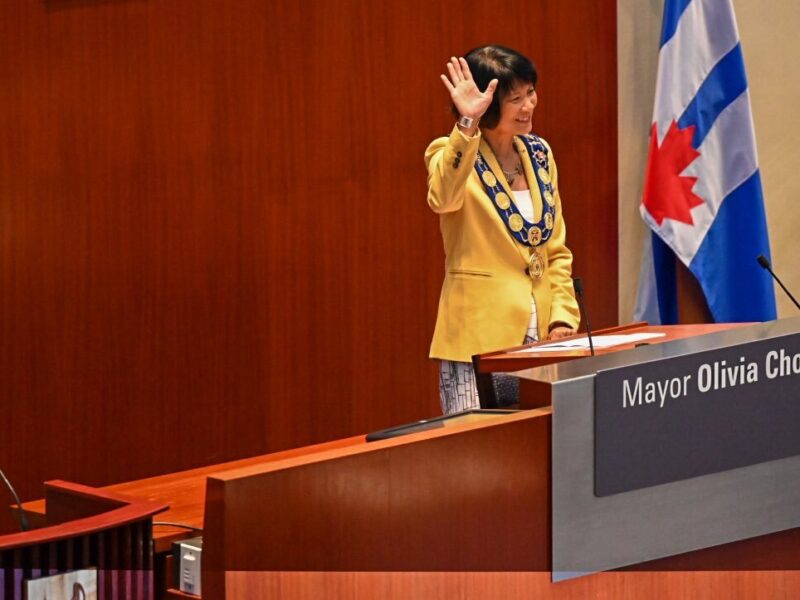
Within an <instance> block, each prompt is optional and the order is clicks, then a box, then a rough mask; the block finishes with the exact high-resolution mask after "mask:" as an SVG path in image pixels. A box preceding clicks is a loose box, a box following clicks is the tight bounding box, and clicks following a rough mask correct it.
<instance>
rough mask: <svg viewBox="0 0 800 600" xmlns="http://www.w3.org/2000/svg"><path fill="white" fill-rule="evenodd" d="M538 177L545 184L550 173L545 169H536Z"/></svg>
mask: <svg viewBox="0 0 800 600" xmlns="http://www.w3.org/2000/svg"><path fill="white" fill-rule="evenodd" d="M537 172H538V174H539V179H541V180H542V183H543V184H545V185H547V184H548V183H550V173H548V172H547V171H546V170H545V169H539V170H538V171H537Z"/></svg>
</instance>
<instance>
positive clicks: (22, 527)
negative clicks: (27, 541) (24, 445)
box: [0, 469, 30, 531]
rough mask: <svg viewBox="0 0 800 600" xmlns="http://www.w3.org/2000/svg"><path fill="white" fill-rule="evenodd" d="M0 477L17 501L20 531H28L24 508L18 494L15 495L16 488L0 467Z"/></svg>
mask: <svg viewBox="0 0 800 600" xmlns="http://www.w3.org/2000/svg"><path fill="white" fill-rule="evenodd" d="M0 479H2V480H3V483H5V484H6V487H7V488H8V490H9V491H10V492H11V495H12V496H13V497H14V502H16V503H17V511H18V513H17V514H18V515H19V528H20V530H21V531H28V530H29V529H30V527H29V526H28V517H27V516H25V510H24V509H23V508H22V502H20V500H19V496H18V495H17V490H15V489H14V486H13V485H11V482H10V481H9V480H8V477H6V474H5V473H3V470H2V469H0Z"/></svg>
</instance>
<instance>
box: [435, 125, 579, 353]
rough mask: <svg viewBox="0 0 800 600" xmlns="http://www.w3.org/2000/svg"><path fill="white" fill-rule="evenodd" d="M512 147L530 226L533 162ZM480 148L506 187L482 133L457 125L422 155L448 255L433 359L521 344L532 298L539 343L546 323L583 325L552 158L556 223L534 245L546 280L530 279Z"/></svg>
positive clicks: (536, 194)
mask: <svg viewBox="0 0 800 600" xmlns="http://www.w3.org/2000/svg"><path fill="white" fill-rule="evenodd" d="M542 141H543V142H544V140H542ZM545 143H546V142H545ZM515 144H516V146H517V151H518V152H519V153H520V156H521V158H522V165H523V167H524V170H525V177H526V179H527V180H528V182H529V183H530V184H531V185H530V188H531V196H532V199H533V207H534V221H538V220H539V219H541V217H542V197H541V193H540V191H539V186H538V185H536V184H535V183H534V182H536V176H535V174H534V171H533V165H532V163H531V160H530V156H529V155H528V152H527V151H526V150H525V148H524V146H523V144H522V143H521V142H519V140H516V141H515ZM549 148H550V147H549V145H548V150H549ZM479 149H480V152H481V154H482V155H483V157H484V158H485V159H486V161H487V162H488V164H489V166H490V167H491V169H492V171H493V172H494V174H495V175H496V176H497V179H498V180H499V181H500V182H501V183H502V184H503V186H504V187H505V188H506V190H510V189H511V186H510V185H508V181H506V178H505V177H504V175H503V171H502V170H501V169H500V165H499V164H498V162H497V159H496V158H495V156H494V154H493V153H492V151H491V148H490V147H489V145H488V144H487V143H486V142H485V141H484V140H483V139H481V135H480V133H478V135H476V136H475V137H473V138H469V137H467V136H465V135H464V134H463V133H462V132H461V131H460V130H459V129H458V127H456V128H454V129H453V132H452V133H451V134H450V137H443V138H439V139H437V140H434V141H433V142H432V143H431V144H430V146H428V149H427V150H426V151H425V164H426V165H427V167H428V205H429V206H430V207H431V209H432V210H433V211H434V212H435V213H438V214H439V224H440V228H441V232H442V239H443V241H444V251H445V277H444V284H443V285H442V293H441V296H440V298H439V313H438V316H437V318H436V329H435V330H434V333H433V342H432V343H431V351H430V356H431V358H440V359H445V360H454V361H460V362H469V361H471V360H472V355H474V354H481V353H484V352H492V351H494V350H501V349H503V348H508V347H510V346H516V345H519V344H521V343H522V342H523V340H524V338H525V332H526V331H527V328H528V322H529V321H530V316H531V294H533V297H534V299H535V301H536V311H537V315H538V326H539V339H545V338H546V337H547V334H548V331H549V328H550V325H551V324H554V323H557V322H562V323H565V324H567V325H569V326H570V327H574V328H577V327H578V323H579V322H580V313H579V311H578V304H577V302H576V300H575V295H574V293H573V288H572V280H571V278H570V275H571V272H572V253H571V252H570V251H569V249H568V248H567V247H566V245H565V244H564V240H565V237H566V229H565V227H564V219H563V213H562V209H561V197H560V195H559V193H558V171H557V170H556V164H555V161H554V160H553V157H552V153H550V156H549V158H550V176H551V179H552V183H553V187H554V191H555V193H554V198H555V202H556V220H555V224H554V226H553V234H552V235H551V237H550V239H549V240H548V241H547V242H546V243H545V244H543V245H542V246H539V252H540V254H541V255H542V258H543V259H544V263H545V270H544V276H543V277H542V278H541V279H539V280H533V279H531V278H530V277H529V276H528V275H527V273H526V268H527V266H528V259H529V256H530V251H529V249H528V248H527V247H526V246H524V245H522V244H520V243H518V242H516V241H515V240H514V238H512V237H511V234H510V233H509V232H508V229H507V228H506V225H505V223H504V222H503V220H502V219H501V218H500V216H499V215H498V214H497V210H496V209H495V207H494V205H493V204H492V201H491V199H490V198H489V196H488V195H487V194H486V191H485V190H484V187H483V184H482V183H481V181H480V179H479V177H478V174H477V173H476V172H475V168H474V165H475V159H476V157H477V155H478V150H479Z"/></svg>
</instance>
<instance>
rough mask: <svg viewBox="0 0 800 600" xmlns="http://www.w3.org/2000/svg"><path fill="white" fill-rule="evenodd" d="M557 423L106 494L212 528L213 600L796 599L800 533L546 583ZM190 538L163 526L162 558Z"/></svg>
mask: <svg viewBox="0 0 800 600" xmlns="http://www.w3.org/2000/svg"><path fill="white" fill-rule="evenodd" d="M550 428H551V411H550V410H549V409H547V408H545V409H540V410H531V411H523V412H520V413H517V414H512V415H506V416H503V417H498V418H497V420H495V421H487V422H482V423H475V424H469V425H461V426H457V427H452V428H449V429H437V430H432V431H425V432H419V433H415V434H410V435H408V436H405V437H402V438H396V439H390V440H384V441H379V442H373V443H369V444H367V443H366V442H365V439H364V437H363V436H357V437H353V438H348V439H345V440H339V441H336V442H330V443H327V444H318V445H315V446H310V447H307V448H299V449H295V450H288V451H285V452H279V453H276V454H272V455H265V456H259V457H254V458H251V459H246V460H241V461H235V462H230V463H224V464H221V465H214V466H210V467H206V468H201V469H194V470H191V471H185V472H183V473H177V474H173V475H165V476H162V477H155V478H150V479H146V480H142V481H139V482H131V483H127V484H119V485H115V486H110V487H109V489H114V490H116V491H117V492H119V493H125V494H128V495H131V496H136V497H140V498H148V499H160V500H161V501H165V502H168V503H169V504H170V505H171V506H170V511H169V512H167V513H165V514H164V515H163V519H164V520H174V521H181V522H184V523H187V524H190V525H195V526H203V527H204V542H205V551H204V558H203V566H204V579H203V587H204V600H219V599H222V598H229V599H230V598H248V599H254V600H257V599H260V598H281V599H282V600H293V599H297V600H301V599H302V600H306V599H307V600H311V599H314V600H318V599H324V598H332V599H338V598H353V599H370V600H371V599H373V598H381V599H382V600H383V599H386V600H392V599H398V600H399V599H401V598H421V599H423V600H424V599H427V598H431V599H438V598H452V597H458V598H462V599H464V600H478V599H480V600H491V599H493V598H498V599H499V598H503V599H504V600H505V599H511V600H515V599H519V600H522V599H523V598H525V599H527V598H531V597H537V598H556V599H559V600H578V599H581V600H582V599H584V598H590V597H607V598H619V599H637V600H638V599H639V598H653V597H657V598H665V599H668V600H671V599H675V600H677V599H679V598H688V597H691V598H695V597H698V598H703V597H726V598H742V599H744V598H747V599H748V600H749V599H751V598H765V599H766V598H770V599H771V598H781V597H785V598H790V597H794V596H796V595H798V594H800V572H798V571H797V570H798V569H800V530H792V531H785V532H781V533H777V534H773V535H769V536H763V537H761V538H754V539H750V540H745V541H741V542H735V543H732V544H726V545H724V546H719V547H717V548H710V549H705V550H700V551H697V552H692V553H687V554H683V555H680V556H675V557H670V558H667V559H662V560H659V561H657V562H654V563H649V564H644V565H638V566H636V567H635V568H630V569H626V570H621V571H616V572H608V573H599V574H596V575H592V576H589V577H582V578H579V579H576V580H572V581H567V582H563V583H558V584H553V583H551V581H550V572H549V571H550V504H549V503H550V491H549V488H550V478H551V474H550ZM206 485H207V488H206ZM206 489H208V494H206ZM28 508H29V509H30V510H34V509H35V508H36V507H35V506H30V505H29V506H28ZM159 529H160V528H159ZM189 535H191V534H188V533H185V532H181V531H179V530H174V529H163V530H160V531H159V533H158V534H157V539H158V548H159V551H161V552H163V551H166V550H168V548H169V543H170V542H171V541H172V540H174V539H177V538H178V537H188V536H189ZM159 565H160V567H159V568H160V569H161V570H162V572H166V571H168V569H169V565H168V562H165V561H162V562H161V563H159ZM159 565H157V567H158V566H159ZM687 571H688V572H687ZM161 581H162V589H165V588H166V578H162V580H161ZM156 585H157V586H158V583H157V584H156ZM163 597H169V598H187V597H186V596H182V595H180V594H178V593H176V592H174V591H171V592H168V593H165V596H163Z"/></svg>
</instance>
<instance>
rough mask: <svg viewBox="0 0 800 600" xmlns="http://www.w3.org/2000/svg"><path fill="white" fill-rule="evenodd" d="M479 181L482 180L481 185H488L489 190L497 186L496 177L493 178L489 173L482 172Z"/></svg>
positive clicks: (492, 174)
mask: <svg viewBox="0 0 800 600" xmlns="http://www.w3.org/2000/svg"><path fill="white" fill-rule="evenodd" d="M481 179H483V183H485V184H486V185H488V186H489V187H490V188H493V187H494V186H496V185H497V177H495V176H494V173H492V172H491V171H484V172H483V175H481Z"/></svg>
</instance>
